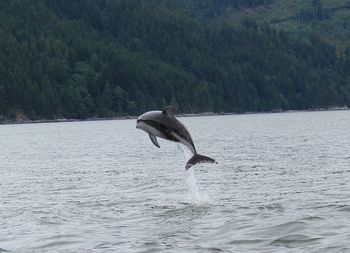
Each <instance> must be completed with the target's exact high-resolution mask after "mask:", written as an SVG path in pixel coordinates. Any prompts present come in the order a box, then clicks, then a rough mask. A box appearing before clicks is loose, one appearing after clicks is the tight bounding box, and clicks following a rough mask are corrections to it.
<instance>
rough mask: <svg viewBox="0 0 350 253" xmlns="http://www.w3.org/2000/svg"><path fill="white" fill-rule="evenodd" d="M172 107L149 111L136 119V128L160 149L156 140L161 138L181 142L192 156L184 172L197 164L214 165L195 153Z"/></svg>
mask: <svg viewBox="0 0 350 253" xmlns="http://www.w3.org/2000/svg"><path fill="white" fill-rule="evenodd" d="M175 112H176V110H175V107H174V106H167V107H165V109H164V110H163V111H149V112H146V113H144V114H142V115H141V116H140V117H138V119H137V122H136V128H139V129H142V130H143V131H145V132H146V133H148V134H149V137H150V138H151V141H152V142H153V144H154V145H155V146H157V147H158V148H160V146H159V144H158V142H157V138H156V137H159V138H163V139H165V140H169V141H175V142H181V143H182V144H184V145H185V146H186V147H188V148H189V149H190V150H191V152H192V154H193V156H192V157H191V159H190V160H188V162H187V163H186V167H185V168H186V170H188V169H189V168H191V167H192V166H193V165H196V164H197V163H214V162H215V160H214V159H213V158H210V157H207V156H204V155H200V154H198V153H197V151H196V148H195V146H194V143H193V140H192V138H191V135H190V133H189V132H188V131H187V129H186V127H185V126H184V125H183V124H182V123H181V122H180V121H178V120H177V119H176V118H175V116H174V114H175Z"/></svg>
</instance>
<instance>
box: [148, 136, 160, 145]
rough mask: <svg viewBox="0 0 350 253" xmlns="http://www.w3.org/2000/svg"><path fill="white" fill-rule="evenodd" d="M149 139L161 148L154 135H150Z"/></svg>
mask: <svg viewBox="0 0 350 253" xmlns="http://www.w3.org/2000/svg"><path fill="white" fill-rule="evenodd" d="M149 138H151V141H152V142H153V144H154V145H156V146H157V147H158V148H160V146H159V144H158V141H157V138H156V137H155V136H154V135H151V134H149Z"/></svg>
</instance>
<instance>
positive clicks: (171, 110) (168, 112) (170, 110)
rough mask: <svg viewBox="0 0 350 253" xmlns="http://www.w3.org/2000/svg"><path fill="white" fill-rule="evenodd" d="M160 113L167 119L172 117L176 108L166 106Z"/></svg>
mask: <svg viewBox="0 0 350 253" xmlns="http://www.w3.org/2000/svg"><path fill="white" fill-rule="evenodd" d="M162 113H163V114H165V115H166V116H168V117H174V114H175V113H176V108H175V106H167V107H165V108H164V110H163V111H162Z"/></svg>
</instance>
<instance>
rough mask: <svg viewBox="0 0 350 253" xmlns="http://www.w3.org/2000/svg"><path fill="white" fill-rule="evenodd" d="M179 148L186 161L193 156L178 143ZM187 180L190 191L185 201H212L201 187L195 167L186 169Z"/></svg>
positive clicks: (195, 203)
mask: <svg viewBox="0 0 350 253" xmlns="http://www.w3.org/2000/svg"><path fill="white" fill-rule="evenodd" d="M177 150H178V151H180V153H182V155H183V157H184V160H185V162H187V161H188V160H189V159H190V158H191V157H192V153H191V151H190V150H189V149H187V148H186V147H185V146H183V145H180V144H178V145H177ZM185 180H186V184H187V188H188V192H187V194H186V195H185V199H184V202H185V203H190V204H194V205H203V204H208V203H209V201H210V197H209V195H208V194H206V193H205V192H203V191H202V190H201V189H200V187H199V184H198V179H197V177H196V174H195V171H194V168H190V169H189V170H187V171H186V178H185Z"/></svg>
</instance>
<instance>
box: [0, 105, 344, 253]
mask: <svg viewBox="0 0 350 253" xmlns="http://www.w3.org/2000/svg"><path fill="white" fill-rule="evenodd" d="M179 120H180V121H182V122H183V123H184V124H185V125H186V126H187V128H188V130H189V132H190V133H191V135H192V138H193V139H194V142H195V144H196V148H197V150H198V152H199V153H200V154H203V155H207V156H211V157H213V158H215V159H216V160H217V161H218V164H200V165H197V166H195V167H193V168H192V169H190V170H189V171H187V172H186V171H185V163H186V161H187V160H188V159H189V158H190V156H191V154H190V152H189V151H188V150H187V149H186V148H185V147H183V146H181V145H180V144H177V143H173V142H169V141H165V140H159V144H160V146H161V148H160V149H158V148H157V147H155V146H154V145H153V144H152V143H151V141H150V140H149V137H148V135H147V134H146V133H144V132H143V131H141V130H137V129H136V128H135V123H136V122H135V120H110V121H91V122H70V123H46V124H24V125H1V126H0V141H1V150H0V173H1V180H0V252H140V253H141V252H145V253H146V252H184V253H185V252H186V253H188V252H190V253H191V252H198V253H200V252H208V253H209V252H232V253H233V252H235V253H236V252H298V253H299V252H325V253H326V252H327V253H329V252H350V111H335V112H298V113H276V114H252V115H232V116H210V117H189V118H179Z"/></svg>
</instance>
